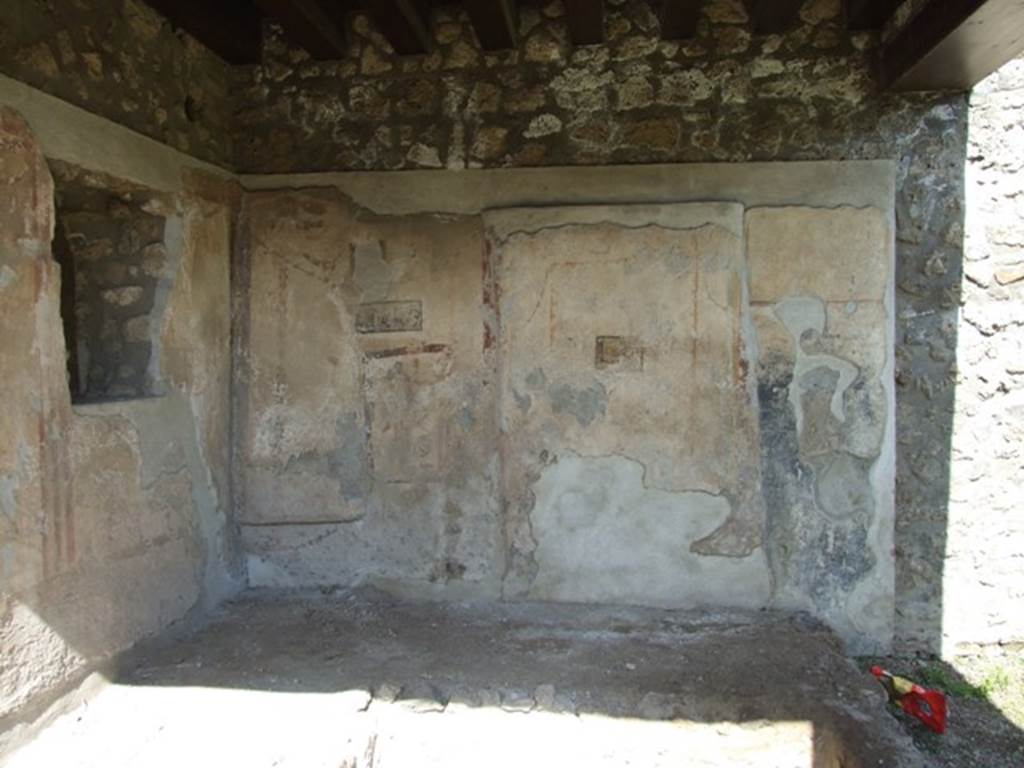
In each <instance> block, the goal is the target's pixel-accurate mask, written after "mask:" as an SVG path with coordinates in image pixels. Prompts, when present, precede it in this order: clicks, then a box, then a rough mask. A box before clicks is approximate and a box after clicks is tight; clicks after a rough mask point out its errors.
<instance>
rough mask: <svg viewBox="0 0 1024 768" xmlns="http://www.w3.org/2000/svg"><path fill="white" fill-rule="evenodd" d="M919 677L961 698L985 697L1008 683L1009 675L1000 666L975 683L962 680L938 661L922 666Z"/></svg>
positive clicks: (933, 686)
mask: <svg viewBox="0 0 1024 768" xmlns="http://www.w3.org/2000/svg"><path fill="white" fill-rule="evenodd" d="M920 677H921V682H923V683H924V684H925V685H927V686H930V687H932V688H938V689H939V690H941V691H944V692H945V693H947V694H949V695H950V696H956V697H958V698H962V699H985V698H988V697H989V696H991V695H992V694H993V693H998V692H999V691H1002V690H1005V689H1006V688H1008V687H1009V685H1010V675H1009V673H1008V672H1007V671H1006V670H1005V669H1003V668H1002V667H995V668H993V669H992V670H990V671H989V672H988V673H987V674H986V675H985V677H984V678H983V679H982V681H981V682H980V683H978V684H977V685H975V684H974V683H970V682H968V681H967V680H964V679H963V678H962V677H960V676H959V675H958V674H957V673H956V672H954V671H952V670H951V668H950V667H948V666H946V665H944V664H938V663H935V664H929V665H928V666H927V667H924V668H923V669H922V670H921V672H920Z"/></svg>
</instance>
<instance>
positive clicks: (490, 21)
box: [462, 0, 519, 51]
mask: <svg viewBox="0 0 1024 768" xmlns="http://www.w3.org/2000/svg"><path fill="white" fill-rule="evenodd" d="M462 4H463V6H464V7H465V9H466V13H467V15H468V16H469V20H470V22H472V24H473V31H474V32H476V39H477V40H479V41H480V47H481V48H483V49H484V50H485V51H500V50H502V49H504V48H515V47H516V44H517V43H518V40H519V15H518V10H517V8H516V3H515V0H463V2H462Z"/></svg>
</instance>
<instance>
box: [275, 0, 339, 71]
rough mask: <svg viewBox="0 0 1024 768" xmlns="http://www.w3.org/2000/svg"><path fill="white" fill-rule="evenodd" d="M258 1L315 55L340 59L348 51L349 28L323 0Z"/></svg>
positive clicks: (292, 36) (297, 43) (287, 31)
mask: <svg viewBox="0 0 1024 768" xmlns="http://www.w3.org/2000/svg"><path fill="white" fill-rule="evenodd" d="M256 4H257V5H259V7H260V8H261V9H262V10H263V12H264V13H266V14H267V15H268V16H270V17H271V18H272V19H273V20H274V21H276V22H277V23H278V24H280V25H281V28H282V29H283V30H284V33H285V36H287V38H288V39H289V40H291V41H292V42H293V43H295V44H296V45H299V46H301V47H302V48H305V49H306V51H307V52H308V53H309V54H310V55H311V56H312V57H313V58H315V59H340V58H341V57H342V56H344V55H345V47H346V46H345V32H344V30H343V29H341V28H339V27H338V25H337V23H336V22H335V19H334V17H333V15H332V14H331V13H330V12H329V11H328V10H327V9H326V7H325V6H323V5H321V3H320V0H256Z"/></svg>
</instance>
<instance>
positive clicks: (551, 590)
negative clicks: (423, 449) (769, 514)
mask: <svg viewBox="0 0 1024 768" xmlns="http://www.w3.org/2000/svg"><path fill="white" fill-rule="evenodd" d="M534 492H535V494H536V503H535V505H534V508H533V512H532V514H531V519H532V524H533V525H532V527H533V531H534V535H535V537H536V540H537V547H536V550H535V552H534V558H535V560H536V562H537V566H538V571H537V576H536V578H535V579H534V581H533V585H532V588H531V590H530V596H531V597H534V598H540V599H551V600H572V601H580V602H625V603H632V604H637V605H654V606H675V607H687V606H695V605H700V604H702V603H704V602H713V603H716V604H719V605H723V604H724V605H734V606H748V605H763V604H764V601H766V600H767V599H768V594H769V578H768V569H767V564H766V562H765V559H764V556H763V553H762V551H761V550H758V551H757V552H756V553H755V554H753V555H751V556H750V557H745V558H721V557H703V556H701V555H697V554H694V553H692V552H691V551H690V547H691V544H692V543H693V542H694V541H695V540H697V539H699V538H701V537H704V536H706V535H708V534H709V533H711V532H712V531H713V530H715V529H716V528H718V527H719V526H720V525H721V524H722V523H724V522H725V520H726V518H727V517H728V516H729V502H728V500H727V499H725V498H724V497H723V496H720V495H714V494H710V493H704V492H699V491H681V492H669V491H663V490H659V489H652V488H647V487H645V486H644V467H643V465H642V464H641V463H639V462H637V461H634V460H633V459H630V458H628V457H625V456H601V457H593V458H591V457H584V456H578V455H575V454H572V453H568V454H567V453H563V454H562V455H561V456H560V457H559V460H558V461H557V462H555V463H551V464H549V465H548V466H546V467H545V468H544V470H543V471H542V473H541V476H540V479H539V481H538V482H537V483H536V484H535V485H534Z"/></svg>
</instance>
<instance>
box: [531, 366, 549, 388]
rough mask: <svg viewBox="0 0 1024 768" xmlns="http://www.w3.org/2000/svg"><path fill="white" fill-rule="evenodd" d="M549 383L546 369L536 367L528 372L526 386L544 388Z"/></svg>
mask: <svg viewBox="0 0 1024 768" xmlns="http://www.w3.org/2000/svg"><path fill="white" fill-rule="evenodd" d="M547 383H548V379H547V376H545V375H544V370H543V369H541V368H534V369H533V370H532V371H530V372H529V373H528V374H526V386H528V387H529V388H530V389H544V386H545V385H546V384H547Z"/></svg>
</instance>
